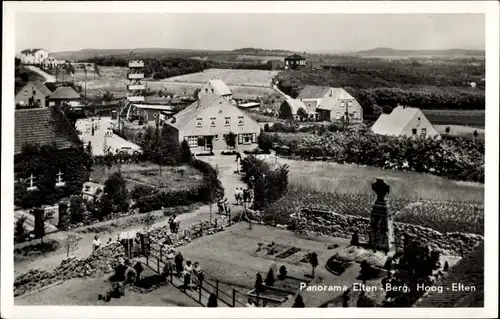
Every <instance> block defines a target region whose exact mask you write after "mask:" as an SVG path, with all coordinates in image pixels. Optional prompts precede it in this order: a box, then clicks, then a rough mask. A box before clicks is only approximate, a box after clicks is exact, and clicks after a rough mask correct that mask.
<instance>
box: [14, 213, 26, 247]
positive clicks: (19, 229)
mask: <svg viewBox="0 0 500 319" xmlns="http://www.w3.org/2000/svg"><path fill="white" fill-rule="evenodd" d="M26 219H27V217H26V216H25V215H23V216H21V217H19V218H17V219H16V221H15V223H14V240H15V242H22V241H24V239H25V237H26V226H25V225H24V224H25V223H26Z"/></svg>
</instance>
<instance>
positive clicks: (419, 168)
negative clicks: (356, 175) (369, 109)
mask: <svg viewBox="0 0 500 319" xmlns="http://www.w3.org/2000/svg"><path fill="white" fill-rule="evenodd" d="M262 134H263V136H264V137H263V138H261V139H259V141H261V140H262V141H264V140H265V141H267V144H269V143H275V144H276V145H278V146H286V147H288V148H289V150H290V153H291V154H293V155H296V156H299V157H300V158H301V159H305V160H311V159H317V158H324V159H327V160H331V161H335V162H337V163H353V164H360V165H369V166H374V167H380V168H384V169H395V170H403V171H414V172H421V173H431V174H434V175H438V176H443V177H446V178H450V179H456V180H464V181H473V182H481V183H484V142H481V141H475V142H473V141H468V140H466V139H463V138H454V139H442V140H435V139H431V138H427V139H413V138H402V137H391V136H382V135H377V134H373V133H371V132H368V131H364V130H358V131H357V132H353V131H348V132H336V133H324V134H321V135H314V134H300V135H297V134H269V133H262ZM270 141H271V142H270ZM259 147H261V148H264V147H263V146H260V145H259Z"/></svg>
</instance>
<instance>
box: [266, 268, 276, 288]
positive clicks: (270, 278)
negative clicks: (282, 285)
mask: <svg viewBox="0 0 500 319" xmlns="http://www.w3.org/2000/svg"><path fill="white" fill-rule="evenodd" d="M275 281H276V279H274V272H273V269H272V268H270V269H269V272H268V273H267V277H266V286H272V285H274V282H275Z"/></svg>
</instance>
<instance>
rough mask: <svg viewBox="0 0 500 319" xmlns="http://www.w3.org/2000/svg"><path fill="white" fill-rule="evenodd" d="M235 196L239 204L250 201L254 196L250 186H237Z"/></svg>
mask: <svg viewBox="0 0 500 319" xmlns="http://www.w3.org/2000/svg"><path fill="white" fill-rule="evenodd" d="M234 198H235V200H236V204H237V205H240V204H241V205H243V204H246V203H250V202H251V201H252V198H253V194H252V190H251V189H250V188H245V189H243V187H236V191H235V192H234Z"/></svg>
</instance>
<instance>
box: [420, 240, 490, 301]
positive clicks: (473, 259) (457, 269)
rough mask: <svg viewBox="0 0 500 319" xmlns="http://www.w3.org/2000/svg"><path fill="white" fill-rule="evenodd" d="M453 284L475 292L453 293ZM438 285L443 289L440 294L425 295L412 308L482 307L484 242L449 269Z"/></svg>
mask: <svg viewBox="0 0 500 319" xmlns="http://www.w3.org/2000/svg"><path fill="white" fill-rule="evenodd" d="M454 283H460V284H463V285H464V286H473V287H475V288H476V291H473V292H470V291H469V292H468V291H453V289H452V284H454ZM438 284H440V285H441V286H443V287H444V290H443V292H442V293H437V292H435V293H431V294H429V295H426V296H424V297H422V298H420V299H419V300H418V301H417V302H416V303H415V305H414V307H420V308H445V307H446V308H447V307H460V308H463V307H484V242H482V243H481V244H479V245H478V246H477V247H476V248H475V249H474V250H473V251H472V252H471V253H470V254H468V255H467V256H465V257H464V258H462V259H461V260H460V261H459V262H458V263H457V264H456V265H455V266H454V267H453V268H451V269H450V271H449V273H448V275H447V276H446V278H444V279H443V280H442V282H440V283H439V282H438Z"/></svg>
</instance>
